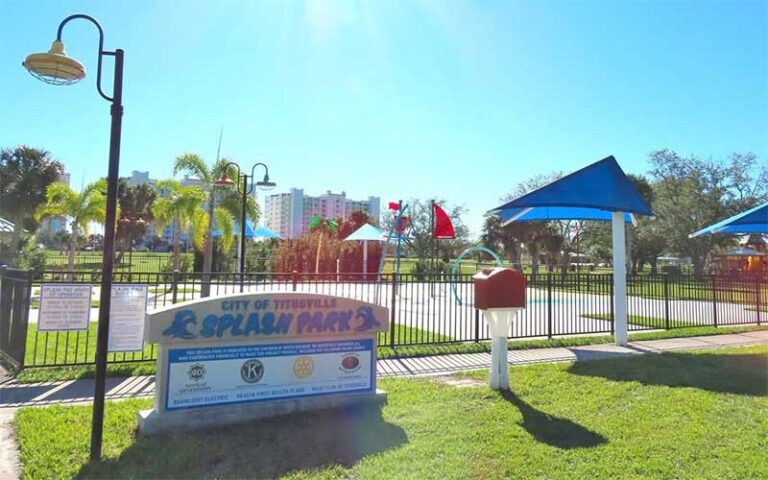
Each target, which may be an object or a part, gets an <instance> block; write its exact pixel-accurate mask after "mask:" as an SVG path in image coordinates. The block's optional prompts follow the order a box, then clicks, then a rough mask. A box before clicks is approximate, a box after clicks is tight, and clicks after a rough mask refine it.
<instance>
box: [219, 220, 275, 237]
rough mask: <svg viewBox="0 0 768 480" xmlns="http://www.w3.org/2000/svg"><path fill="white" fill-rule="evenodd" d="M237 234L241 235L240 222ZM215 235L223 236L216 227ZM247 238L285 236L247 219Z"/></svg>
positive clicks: (236, 225) (237, 225)
mask: <svg viewBox="0 0 768 480" xmlns="http://www.w3.org/2000/svg"><path fill="white" fill-rule="evenodd" d="M234 232H235V235H240V224H239V223H235V228H234ZM213 236H214V237H215V238H216V237H220V236H221V230H219V229H218V228H217V229H214V230H213ZM245 238H277V239H280V240H282V239H283V237H282V236H280V235H279V234H277V233H275V232H273V231H272V230H270V229H268V228H267V227H263V226H261V225H259V226H255V225H254V224H253V222H252V221H250V220H246V221H245Z"/></svg>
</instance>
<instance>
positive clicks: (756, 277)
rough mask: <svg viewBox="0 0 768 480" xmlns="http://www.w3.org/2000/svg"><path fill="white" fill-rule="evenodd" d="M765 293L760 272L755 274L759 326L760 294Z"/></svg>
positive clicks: (756, 308) (758, 322)
mask: <svg viewBox="0 0 768 480" xmlns="http://www.w3.org/2000/svg"><path fill="white" fill-rule="evenodd" d="M762 293H763V290H762V288H761V287H760V274H759V273H758V274H755V310H757V326H758V327H759V326H760V308H761V305H760V295H761V294H762Z"/></svg>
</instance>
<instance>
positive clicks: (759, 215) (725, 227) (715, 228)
mask: <svg viewBox="0 0 768 480" xmlns="http://www.w3.org/2000/svg"><path fill="white" fill-rule="evenodd" d="M715 233H721V234H742V233H768V202H766V203H763V204H761V205H758V206H756V207H753V208H750V209H749V210H747V211H745V212H741V213H738V214H736V215H734V216H732V217H730V218H726V219H725V220H723V221H721V222H717V223H715V224H714V225H710V226H708V227H706V228H702V229H701V230H699V231H698V232H694V233H692V234H690V235H688V237H689V238H693V237H698V236H699V235H712V234H715Z"/></svg>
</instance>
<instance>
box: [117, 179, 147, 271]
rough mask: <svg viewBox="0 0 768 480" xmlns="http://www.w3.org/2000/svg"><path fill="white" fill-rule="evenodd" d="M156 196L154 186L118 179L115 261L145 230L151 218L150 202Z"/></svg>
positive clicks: (119, 258) (118, 259)
mask: <svg viewBox="0 0 768 480" xmlns="http://www.w3.org/2000/svg"><path fill="white" fill-rule="evenodd" d="M155 198H157V192H156V191H155V189H154V187H152V186H151V185H149V184H146V183H143V184H140V185H129V184H128V182H126V181H125V180H124V179H122V178H121V179H120V182H119V184H118V187H117V202H118V205H119V206H120V213H121V218H120V221H118V222H117V231H116V232H115V240H116V243H117V244H118V245H120V246H121V247H120V249H119V250H120V253H119V254H117V256H116V258H115V263H120V261H121V260H122V258H123V254H124V253H125V250H126V249H132V246H133V242H134V241H135V240H137V239H139V238H141V237H143V236H144V234H145V233H146V231H147V224H148V223H149V222H151V221H152V220H153V217H152V204H153V203H154V202H155Z"/></svg>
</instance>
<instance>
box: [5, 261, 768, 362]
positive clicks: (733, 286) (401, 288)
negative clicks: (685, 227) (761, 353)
mask: <svg viewBox="0 0 768 480" xmlns="http://www.w3.org/2000/svg"><path fill="white" fill-rule="evenodd" d="M527 279H528V290H527V308H526V309H525V310H523V311H522V312H520V313H519V314H518V316H517V318H516V319H515V321H514V322H513V326H512V329H511V331H510V332H509V338H531V337H543V338H552V337H555V336H563V335H587V334H601V333H602V334H609V333H613V330H614V320H613V319H614V312H613V301H612V298H613V276H612V274H605V273H592V274H589V273H582V274H577V273H568V274H560V273H544V274H539V275H537V276H536V277H531V276H530V275H528V276H527ZM39 280H40V283H88V284H93V285H94V287H95V288H96V287H98V283H99V282H100V280H101V274H100V273H99V272H93V271H85V272H82V271H81V272H61V271H51V272H44V273H43V275H42V277H41V278H40V279H39ZM114 282H115V283H118V284H119V283H134V284H135V283H140V284H147V285H149V299H148V309H150V310H154V309H157V308H161V307H164V306H167V305H172V304H174V303H179V302H184V301H189V300H194V299H198V298H201V296H202V292H203V291H205V289H204V288H203V287H204V282H205V285H208V286H209V287H210V295H211V296H218V295H227V294H233V293H238V292H240V291H244V292H249V293H256V292H281V291H284V292H305V293H319V294H327V295H336V296H341V297H349V298H355V299H358V300H362V301H366V302H371V303H376V304H379V305H382V306H385V307H387V308H389V309H390V319H389V320H390V325H391V328H390V331H389V332H386V333H381V334H380V335H379V338H378V343H379V345H380V346H388V347H393V348H396V347H401V346H410V345H425V344H448V343H458V342H480V341H485V340H489V339H490V335H489V331H488V327H487V325H486V322H485V320H484V317H483V313H482V312H481V311H478V310H476V309H475V308H474V299H473V286H472V277H471V275H468V274H467V275H458V276H457V277H456V278H455V279H454V281H451V279H449V278H447V277H431V276H425V275H414V274H400V275H395V274H382V275H380V276H377V275H374V274H368V275H366V276H364V275H362V274H348V273H345V274H302V273H297V272H289V273H246V274H243V275H240V274H230V273H216V274H208V275H204V274H202V273H180V272H175V273H161V272H152V273H135V272H116V273H115V275H114ZM37 292H38V287H35V288H34V290H33V302H32V307H33V308H32V310H31V311H30V315H29V327H28V329H26V324H25V329H26V330H25V333H26V339H25V341H24V342H23V343H24V344H25V350H26V355H25V356H24V358H23V364H24V365H25V366H27V367H40V366H61V365H81V364H90V363H93V359H94V354H95V347H96V323H95V321H96V318H97V315H96V309H95V307H97V306H98V305H93V306H94V309H93V311H92V316H91V319H92V321H91V323H90V328H89V329H88V330H84V331H76V332H74V331H72V332H40V331H38V330H37V328H36V324H37V311H38V310H36V309H35V308H34V307H35V306H36V302H37V300H36V298H35V297H36V295H37ZM94 298H98V293H97V292H94ZM767 300H768V281H766V278H765V277H758V276H746V275H745V276H739V277H728V278H725V277H716V276H708V277H704V278H700V279H695V278H693V277H690V276H668V275H653V276H651V275H638V276H630V277H628V311H629V330H630V331H637V330H651V329H673V328H681V327H691V326H720V325H738V324H760V323H761V322H762V321H764V319H765V316H766V313H768V311H767V310H766V307H765V305H766V301H767ZM4 303H5V302H4ZM0 329H2V330H0V333H1V334H2V335H3V336H4V337H5V335H6V333H5V331H6V330H5V329H4V328H3V326H2V325H0ZM16 341H17V342H18V338H17V339H16ZM156 354H157V352H156V349H155V346H154V345H147V346H146V347H145V349H144V350H143V351H141V352H131V353H113V354H110V355H109V361H110V362H113V363H120V362H135V361H146V360H154V359H155V358H156Z"/></svg>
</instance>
